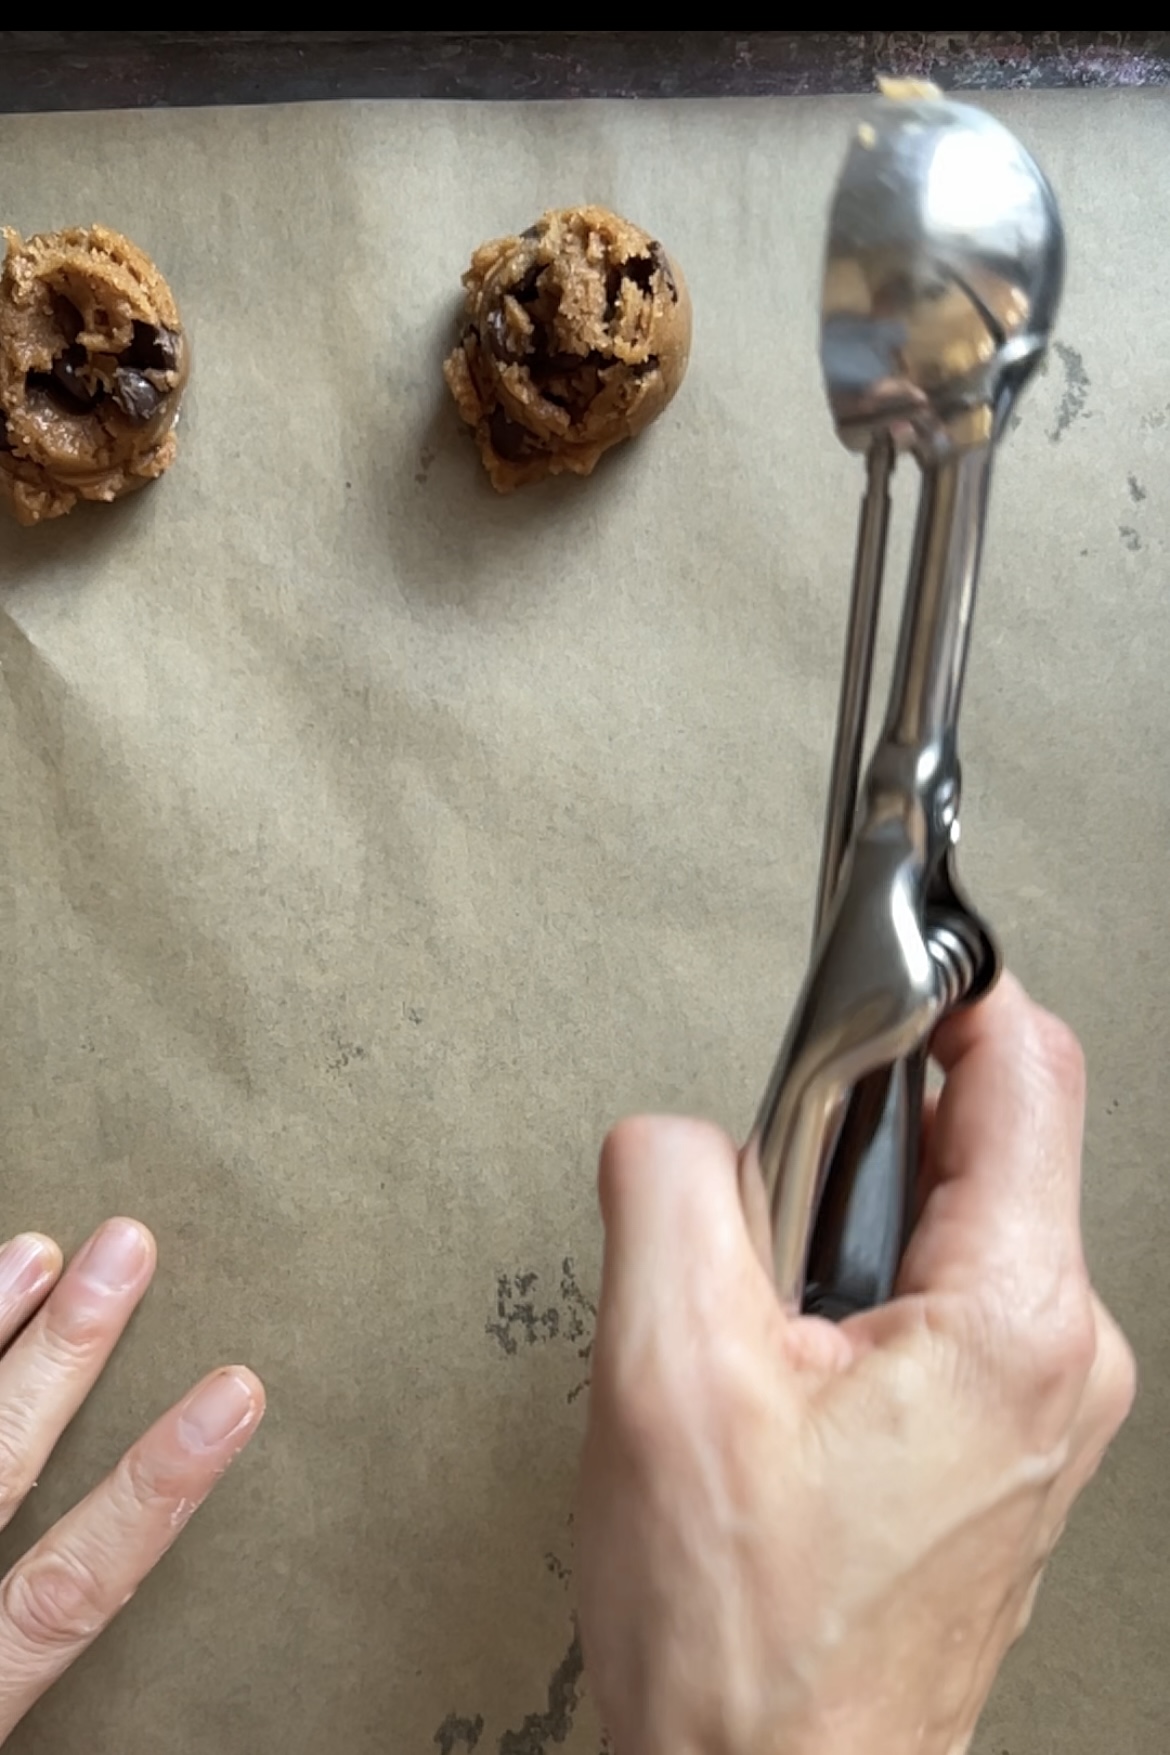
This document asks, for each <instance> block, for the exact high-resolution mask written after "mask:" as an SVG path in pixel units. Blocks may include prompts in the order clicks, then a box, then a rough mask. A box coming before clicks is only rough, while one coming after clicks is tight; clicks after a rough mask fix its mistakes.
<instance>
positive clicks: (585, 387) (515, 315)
mask: <svg viewBox="0 0 1170 1755" xmlns="http://www.w3.org/2000/svg"><path fill="white" fill-rule="evenodd" d="M463 285H464V287H465V288H466V299H465V317H464V328H463V333H462V336H461V338H460V342H459V345H458V347H456V349H455V351H454V352H453V353H452V354H451V356H450V358H449V359H448V360H447V362H446V364H445V366H444V367H443V372H444V376H445V377H446V380H447V383H448V385H449V387H450V390H451V394H452V395H453V396H454V398H455V401H456V404H457V405H458V408H459V413H460V414H461V415H462V417H463V419H464V420H465V421H466V422H467V424H468V426H470V427H473V428H474V429H475V437H476V442H477V443H478V445H479V452H480V456H481V457H482V458H483V463H484V467H485V469H486V470H487V472H488V475H489V476H490V477H491V482H492V486H493V487H495V488H498V489H499V491H500V492H501V493H508V492H510V491H511V490H512V489H513V488H517V487H522V486H523V485H524V483H525V482H530V481H539V480H540V479H541V477H542V476H546V475H559V474H561V472H562V471H564V470H571V471H572V472H573V473H574V474H575V475H589V474H591V473H592V471H593V469H594V468H595V466H596V464H597V460H598V458H599V457H600V456H601V455H602V453H603V452H605V451H608V450H609V448H610V446H611V445H617V444H619V443H620V442H621V440H623V439H632V438H634V437H635V435H636V434H638V433H640V432H641V431H642V429H643V428H644V427H647V426H649V424H650V422H651V421H652V420H653V419H654V418H655V416H656V415H659V414H661V413H662V410H663V409H664V408H665V407H666V405H667V403H668V402H669V401H670V399H671V397H672V396H673V395H674V393H675V391H676V390H677V389H678V387H679V385H680V384H681V383H682V380H683V374H684V373H685V372H686V369H687V356H688V354H689V352H690V345H691V304H690V299H689V297H688V295H687V289H686V286H685V284H684V281H683V277H682V275H681V274H680V272H679V270H678V267H677V265H676V264H675V263H674V262H673V261H672V260H671V258H670V257H669V256H668V255H667V253H666V251H665V250H664V249H663V247H662V245H661V244H660V243H658V242H657V240H656V239H654V238H652V237H650V236H649V234H648V233H647V232H644V231H642V230H640V229H639V227H638V226H636V225H631V224H630V223H629V221H628V220H624V219H620V218H619V217H618V215H617V214H616V213H609V212H608V211H607V210H606V209H605V208H604V207H566V208H561V209H559V210H556V211H552V212H549V213H546V214H545V215H544V217H543V218H542V219H540V220H538V221H537V223H536V225H534V226H532V227H530V229H529V230H528V231H526V232H524V233H522V235H521V236H520V237H510V238H499V239H497V240H496V241H495V242H494V243H490V244H483V245H481V247H480V248H479V249H478V250H477V251H476V252H475V254H474V256H473V257H472V259H471V267H470V268H469V269H468V271H467V273H466V274H465V275H464V276H463Z"/></svg>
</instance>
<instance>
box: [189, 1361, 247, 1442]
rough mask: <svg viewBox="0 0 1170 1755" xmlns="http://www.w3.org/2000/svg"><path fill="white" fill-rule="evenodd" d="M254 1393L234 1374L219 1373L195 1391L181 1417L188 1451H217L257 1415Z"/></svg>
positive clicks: (229, 1372) (230, 1372)
mask: <svg viewBox="0 0 1170 1755" xmlns="http://www.w3.org/2000/svg"><path fill="white" fill-rule="evenodd" d="M255 1411H256V1403H255V1391H254V1389H253V1387H252V1385H251V1384H250V1383H246V1382H245V1381H244V1379H243V1378H242V1377H237V1375H236V1373H235V1372H234V1371H220V1372H218V1373H217V1374H216V1376H215V1377H212V1378H209V1379H208V1381H207V1382H206V1383H204V1384H201V1385H200V1387H199V1388H198V1389H197V1390H196V1391H195V1394H194V1395H193V1396H192V1397H191V1400H190V1401H189V1402H188V1403H187V1406H186V1407H185V1408H184V1409H183V1412H182V1414H181V1415H180V1416H179V1438H180V1441H181V1443H182V1445H183V1447H184V1449H185V1450H194V1451H200V1450H214V1449H215V1447H216V1445H218V1444H222V1443H223V1442H224V1440H225V1439H226V1438H230V1437H231V1436H232V1434H233V1432H238V1431H239V1429H240V1427H241V1426H243V1425H244V1424H245V1422H247V1421H250V1420H251V1419H252V1418H253V1416H254V1415H255Z"/></svg>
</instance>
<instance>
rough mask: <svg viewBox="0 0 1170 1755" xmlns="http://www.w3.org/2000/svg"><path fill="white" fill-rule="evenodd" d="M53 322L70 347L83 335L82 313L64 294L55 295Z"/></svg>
mask: <svg viewBox="0 0 1170 1755" xmlns="http://www.w3.org/2000/svg"><path fill="white" fill-rule="evenodd" d="M53 320H54V322H55V323H56V325H57V327H58V329H59V330H60V331H61V333H62V335H63V336H64V337H65V339H66V341H67V342H68V343H69V345H70V346H72V345H73V343H74V342H75V341H76V340H77V337H78V336H79V335H80V334H81V330H82V322H81V312H80V311H79V310H78V309H77V306H76V305H75V304H74V303H73V300H72V299H67V298H66V297H65V295H64V293H54V294H53Z"/></svg>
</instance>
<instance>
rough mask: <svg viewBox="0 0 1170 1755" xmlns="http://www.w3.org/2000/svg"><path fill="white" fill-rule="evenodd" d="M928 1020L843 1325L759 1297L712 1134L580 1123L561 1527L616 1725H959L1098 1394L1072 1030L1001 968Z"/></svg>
mask: <svg viewBox="0 0 1170 1755" xmlns="http://www.w3.org/2000/svg"><path fill="white" fill-rule="evenodd" d="M934 1052H935V1055H936V1058H937V1060H938V1061H939V1063H940V1064H941V1066H942V1068H943V1071H944V1073H945V1077H946V1083H945V1085H944V1088H943V1091H942V1095H941V1097H940V1099H939V1102H938V1105H937V1108H936V1109H934V1110H933V1112H932V1113H931V1114H929V1115H928V1120H927V1128H926V1142H925V1149H924V1159H923V1188H922V1204H921V1211H920V1214H919V1218H918V1223H917V1228H916V1230H915V1231H914V1234H913V1237H912V1240H911V1243H910V1247H909V1250H908V1252H907V1255H906V1258H905V1261H904V1263H903V1269H902V1275H901V1283H900V1286H899V1288H898V1296H897V1297H896V1298H895V1300H894V1301H893V1302H892V1303H891V1304H889V1305H887V1306H886V1307H885V1308H884V1309H881V1310H878V1311H874V1312H870V1313H868V1314H866V1315H863V1316H859V1317H853V1318H852V1319H851V1320H850V1321H848V1322H846V1323H844V1324H843V1325H842V1326H841V1327H840V1328H833V1327H831V1326H830V1325H829V1324H827V1323H825V1322H823V1321H821V1320H820V1319H817V1318H808V1317H802V1318H797V1319H795V1320H794V1319H791V1318H789V1317H788V1316H787V1315H786V1314H785V1313H784V1311H783V1310H782V1308H781V1306H780V1304H779V1302H778V1300H777V1298H776V1296H775V1293H774V1290H773V1287H772V1283H771V1278H770V1274H769V1271H768V1269H767V1268H766V1267H765V1266H764V1265H763V1264H762V1260H761V1256H762V1255H763V1256H764V1257H765V1258H766V1256H767V1253H768V1251H767V1244H766V1240H764V1242H763V1244H762V1246H761V1240H760V1239H759V1238H753V1237H752V1236H751V1235H750V1234H749V1230H748V1225H747V1223H746V1221H745V1218H744V1213H743V1209H742V1207H741V1204H740V1193H739V1183H738V1179H737V1161H736V1151H735V1147H734V1146H733V1145H732V1143H731V1141H730V1140H729V1139H727V1138H726V1137H725V1136H724V1135H723V1134H721V1133H719V1132H717V1131H716V1130H715V1129H714V1128H711V1127H707V1126H703V1125H701V1124H700V1123H697V1122H691V1121H664V1120H642V1121H634V1122H626V1123H624V1124H623V1125H622V1126H621V1127H620V1128H618V1129H617V1130H616V1131H615V1132H614V1133H613V1135H612V1136H611V1137H610V1139H609V1141H608V1142H607V1144H606V1147H605V1149H604V1152H603V1154H602V1163H601V1202H602V1212H603V1216H604V1220H605V1227H606V1251H605V1271H604V1277H603V1283H602V1294H601V1301H600V1308H599V1312H598V1323H597V1335H596V1341H595V1345H594V1353H593V1381H592V1388H591V1399H590V1410H589V1430H588V1436H587V1439H586V1447H585V1458H584V1467H583V1476H582V1488H581V1497H580V1505H579V1515H578V1526H577V1528H578V1553H579V1556H580V1577H581V1620H582V1633H583V1637H584V1646H585V1660H586V1669H587V1672H588V1673H589V1676H590V1679H591V1682H592V1687H593V1691H594V1694H595V1697H596V1699H597V1702H598V1705H599V1707H600V1710H601V1714H602V1717H603V1719H604V1720H605V1721H606V1723H607V1724H608V1726H609V1729H610V1731H611V1733H612V1736H613V1741H614V1749H615V1751H616V1755H667V1752H669V1755H813V1752H814V1751H815V1752H816V1755H909V1752H910V1751H912V1750H913V1751H914V1752H915V1755H962V1751H964V1750H966V1749H967V1748H968V1747H969V1742H970V1738H971V1736H972V1734H973V1731H974V1727H975V1723H976V1720H977V1719H978V1717H979V1715H980V1712H981V1710H982V1708H983V1705H984V1702H985V1701H986V1699H987V1695H988V1692H989V1690H990V1688H991V1684H992V1681H993V1679H994V1677H995V1674H996V1671H997V1669H998V1668H999V1665H1000V1662H1001V1660H1002V1658H1003V1656H1004V1654H1005V1652H1006V1651H1007V1649H1008V1647H1009V1645H1010V1644H1011V1643H1012V1641H1013V1640H1014V1639H1015V1637H1016V1636H1017V1634H1018V1633H1019V1632H1020V1631H1021V1630H1022V1628H1023V1626H1024V1625H1025V1623H1026V1621H1027V1619H1028V1615H1029V1612H1030V1609H1031V1605H1032V1600H1033V1597H1034V1594H1035V1590H1036V1586H1037V1584H1038V1581H1039V1578H1040V1572H1041V1568H1042V1567H1043V1565H1044V1562H1045V1561H1046V1560H1047V1558H1048V1556H1049V1554H1050V1553H1051V1551H1052V1548H1053V1546H1054V1545H1055V1543H1056V1541H1057V1539H1058V1538H1059V1536H1060V1533H1061V1531H1062V1529H1063V1527H1064V1523H1065V1519H1066V1518H1067V1517H1068V1515H1069V1512H1070V1511H1071V1509H1072V1506H1073V1503H1074V1501H1075V1500H1076V1498H1077V1496H1078V1494H1079V1493H1080V1492H1081V1490H1082V1488H1083V1487H1084V1486H1085V1485H1086V1483H1087V1482H1088V1480H1089V1478H1090V1477H1091V1475H1092V1474H1093V1472H1094V1470H1095V1469H1096V1467H1097V1464H1098V1463H1099V1462H1100V1460H1101V1457H1102V1453H1103V1452H1104V1450H1105V1448H1106V1446H1107V1445H1108V1443H1109V1442H1110V1440H1111V1439H1112V1438H1113V1436H1114V1434H1115V1433H1116V1431H1117V1429H1118V1427H1119V1426H1120V1424H1121V1422H1122V1420H1123V1419H1124V1418H1125V1415H1126V1413H1127V1411H1128V1409H1129V1405H1130V1401H1131V1399H1132V1396H1133V1388H1134V1370H1133V1363H1132V1359H1131V1356H1130V1353H1129V1350H1128V1348H1127V1346H1126V1344H1125V1342H1124V1340H1123V1339H1122V1337H1121V1335H1120V1333H1119V1331H1118V1329H1117V1328H1116V1326H1115V1325H1114V1323H1113V1322H1112V1320H1111V1319H1110V1317H1109V1316H1108V1314H1107V1313H1106V1311H1105V1310H1104V1309H1103V1307H1102V1305H1101V1304H1100V1302H1099V1301H1098V1299H1097V1298H1096V1296H1095V1295H1094V1293H1093V1291H1092V1288H1091V1286H1090V1284H1089V1279H1088V1275H1087V1273H1086V1269H1085V1262H1084V1257H1083V1254H1082V1250H1081V1233H1080V1220H1079V1192H1080V1159H1081V1127H1082V1121H1083V1116H1084V1077H1083V1067H1082V1062H1081V1057H1080V1051H1079V1049H1078V1048H1077V1045H1076V1043H1075V1041H1074V1040H1073V1038H1072V1037H1071V1036H1070V1034H1069V1032H1068V1031H1067V1030H1066V1029H1065V1027H1064V1026H1063V1025H1062V1024H1059V1023H1058V1022H1057V1021H1056V1020H1055V1019H1053V1018H1051V1017H1049V1016H1048V1015H1047V1014H1046V1013H1044V1012H1042V1011H1040V1010H1039V1009H1038V1008H1037V1007H1036V1006H1034V1005H1033V1004H1032V1003H1031V1002H1030V1001H1029V1000H1028V999H1027V997H1026V996H1025V994H1024V993H1023V991H1022V989H1021V988H1020V987H1019V986H1018V985H1017V984H1016V983H1015V982H1014V981H1011V980H1009V979H1005V980H1004V981H1003V982H1002V983H1001V985H1000V986H999V987H998V988H997V989H996V990H995V991H994V992H993V993H992V994H991V995H990V996H989V998H988V999H986V1000H984V1001H983V1002H982V1003H981V1004H980V1005H978V1006H976V1007H974V1008H973V1009H972V1010H970V1011H967V1012H963V1013H960V1014H958V1015H956V1016H955V1017H953V1018H952V1019H950V1020H949V1021H948V1022H947V1024H946V1025H945V1027H944V1028H943V1029H942V1030H940V1032H939V1034H938V1037H937V1039H936V1042H935V1047H934Z"/></svg>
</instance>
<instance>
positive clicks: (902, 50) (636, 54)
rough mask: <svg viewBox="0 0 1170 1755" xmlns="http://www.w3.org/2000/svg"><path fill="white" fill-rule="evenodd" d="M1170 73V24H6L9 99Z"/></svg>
mask: <svg viewBox="0 0 1170 1755" xmlns="http://www.w3.org/2000/svg"><path fill="white" fill-rule="evenodd" d="M883 72H884V73H893V74H902V75H917V76H920V77H928V78H932V79H935V80H937V82H938V83H939V84H940V85H942V86H944V87H946V88H948V89H950V90H955V91H964V90H966V91H1006V90H1017V89H1028V88H1035V87H1088V86H1149V85H1165V84H1167V83H1170V31H1125V30H1123V31H1095V32H1094V31H495V32H490V31H0V111H9V112H12V111H34V110H94V109H123V108H125V109H140V108H156V107H160V106H168V105H180V104H268V103H303V102H306V101H312V100H320V99H326V98H478V99H507V98H511V99H533V98H668V97H676V98H677V97H770V96H779V95H785V96H801V95H809V94H813V93H822V92H859V91H866V90H868V89H870V88H871V87H872V86H873V82H874V79H875V77H876V75H877V74H878V73H883Z"/></svg>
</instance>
